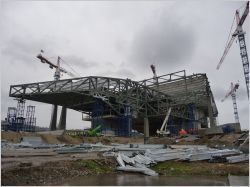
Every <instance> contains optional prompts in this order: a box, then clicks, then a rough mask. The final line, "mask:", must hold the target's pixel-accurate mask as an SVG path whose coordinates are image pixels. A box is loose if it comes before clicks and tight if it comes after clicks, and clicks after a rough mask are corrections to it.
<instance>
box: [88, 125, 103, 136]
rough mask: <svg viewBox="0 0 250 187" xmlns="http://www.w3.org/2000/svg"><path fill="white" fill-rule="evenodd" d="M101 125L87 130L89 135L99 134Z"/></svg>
mask: <svg viewBox="0 0 250 187" xmlns="http://www.w3.org/2000/svg"><path fill="white" fill-rule="evenodd" d="M101 128H102V126H101V125H98V126H97V127H95V128H93V129H91V130H89V131H88V135H89V136H101Z"/></svg>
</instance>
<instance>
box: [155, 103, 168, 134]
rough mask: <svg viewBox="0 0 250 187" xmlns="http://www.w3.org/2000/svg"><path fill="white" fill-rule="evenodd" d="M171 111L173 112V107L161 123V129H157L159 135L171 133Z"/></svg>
mask: <svg viewBox="0 0 250 187" xmlns="http://www.w3.org/2000/svg"><path fill="white" fill-rule="evenodd" d="M170 113H171V107H170V108H169V109H168V112H167V115H166V117H165V119H164V121H163V123H162V125H161V129H160V130H158V129H157V131H156V133H157V135H158V136H167V135H170V132H169V130H167V124H168V118H169V116H170Z"/></svg>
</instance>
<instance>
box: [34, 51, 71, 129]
mask: <svg viewBox="0 0 250 187" xmlns="http://www.w3.org/2000/svg"><path fill="white" fill-rule="evenodd" d="M42 53H43V50H41V53H40V54H38V55H37V58H38V59H40V60H41V62H42V63H46V64H48V65H49V67H50V68H51V69H53V68H55V74H54V80H55V81H58V80H60V77H61V72H62V73H67V74H69V75H70V76H72V77H76V76H75V75H74V74H73V73H71V72H69V71H67V70H65V69H64V68H62V67H61V66H60V62H61V57H59V56H58V58H57V64H54V63H52V62H50V61H49V60H48V59H47V58H45V57H44V56H43V55H42ZM57 109H58V105H56V104H54V105H52V113H51V120H50V130H52V131H53V130H56V122H57ZM66 115H67V108H66V106H62V111H61V117H60V121H59V127H58V128H59V129H60V130H65V128H66Z"/></svg>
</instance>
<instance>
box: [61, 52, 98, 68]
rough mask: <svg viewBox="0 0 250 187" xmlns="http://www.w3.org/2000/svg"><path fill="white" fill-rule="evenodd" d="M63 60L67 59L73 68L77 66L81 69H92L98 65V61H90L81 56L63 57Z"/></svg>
mask: <svg viewBox="0 0 250 187" xmlns="http://www.w3.org/2000/svg"><path fill="white" fill-rule="evenodd" d="M63 59H65V61H66V62H67V63H68V64H71V65H73V66H77V67H81V68H91V67H94V66H96V65H97V64H98V63H97V62H96V61H88V60H86V59H85V58H83V57H80V56H73V55H71V56H66V57H63Z"/></svg>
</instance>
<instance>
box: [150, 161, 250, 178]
mask: <svg viewBox="0 0 250 187" xmlns="http://www.w3.org/2000/svg"><path fill="white" fill-rule="evenodd" d="M152 169H154V170H155V171H156V172H158V173H160V174H162V175H167V176H178V175H220V176H227V175H228V174H229V173H230V174H233V175H248V174H249V169H248V163H241V164H228V163H208V162H205V161H204V162H178V161H166V162H161V163H158V164H157V165H155V166H154V167H153V168H152Z"/></svg>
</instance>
